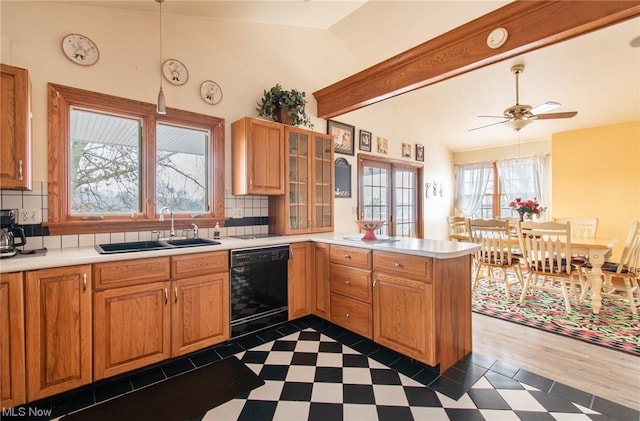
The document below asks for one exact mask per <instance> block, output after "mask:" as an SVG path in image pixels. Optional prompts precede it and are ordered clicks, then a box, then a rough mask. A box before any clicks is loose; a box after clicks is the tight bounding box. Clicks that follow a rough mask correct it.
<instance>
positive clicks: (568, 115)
mask: <svg viewBox="0 0 640 421" xmlns="http://www.w3.org/2000/svg"><path fill="white" fill-rule="evenodd" d="M577 114H578V112H577V111H567V112H566V113H550V114H538V115H536V116H534V117H535V119H536V120H551V119H554V118H571V117H575V116H576V115H577Z"/></svg>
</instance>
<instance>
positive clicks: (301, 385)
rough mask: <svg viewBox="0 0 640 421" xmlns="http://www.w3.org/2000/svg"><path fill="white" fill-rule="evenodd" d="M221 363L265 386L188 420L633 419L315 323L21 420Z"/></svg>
mask: <svg viewBox="0 0 640 421" xmlns="http://www.w3.org/2000/svg"><path fill="white" fill-rule="evenodd" d="M231 355H236V356H238V358H239V359H240V360H242V361H243V362H244V363H245V364H247V366H249V367H250V368H251V369H252V370H254V372H256V373H257V374H258V375H259V376H260V377H262V378H263V379H264V380H265V385H263V386H261V387H259V388H257V389H254V390H253V391H251V392H250V393H248V394H247V395H246V396H240V397H238V398H237V399H234V400H232V401H229V402H227V403H225V404H223V405H221V406H219V407H216V408H213V409H211V410H210V411H208V412H207V413H206V414H203V417H202V418H200V417H199V418H198V420H189V421H199V420H200V419H203V420H207V421H212V420H215V421H227V420H228V421H233V420H251V421H261V420H286V421H302V420H322V421H334V420H367V421H369V420H389V419H390V420H393V421H404V420H413V419H415V420H460V421H474V420H488V421H494V420H495V421H503V420H504V421H510V420H523V421H534V420H535V421H546V420H561V421H565V420H566V421H579V420H602V421H604V420H619V421H638V420H640V412H639V411H637V410H633V409H630V408H626V407H624V406H621V405H619V404H617V403H615V402H611V401H608V400H605V399H602V398H599V397H597V396H594V395H591V394H588V393H585V392H582V391H580V390H577V389H574V388H571V387H569V386H567V385H564V384H562V383H559V382H556V381H553V380H550V379H547V378H545V377H542V376H539V375H536V374H534V373H531V372H528V371H526V370H522V369H520V368H518V367H514V366H511V365H509V364H506V363H504V362H501V361H497V360H495V359H493V358H491V357H488V356H485V355H482V354H478V353H472V354H470V355H468V356H467V357H465V358H464V359H463V360H461V361H459V362H458V363H457V364H456V365H455V366H454V367H452V368H450V369H449V370H447V371H446V372H445V373H443V374H442V375H440V373H438V371H437V370H436V369H435V368H433V367H429V366H425V365H423V364H420V363H418V362H416V361H413V360H411V359H409V358H407V357H404V356H403V355H401V354H398V353H396V352H394V351H391V350H389V349H387V348H384V347H382V346H380V345H378V344H376V343H375V342H373V341H371V340H369V339H366V338H363V337H362V336H359V335H357V334H355V333H352V332H349V331H347V330H345V329H342V328H341V327H339V326H336V325H334V324H332V323H330V322H328V321H326V320H323V319H320V318H318V317H315V316H308V317H304V318H302V319H298V320H294V321H291V322H286V323H283V324H280V325H277V326H275V327H271V328H268V329H265V330H262V331H259V332H256V333H252V334H249V335H246V336H243V337H240V338H236V339H234V340H232V341H229V342H226V343H223V344H220V345H216V346H214V347H212V348H208V349H204V350H201V351H198V352H196V353H193V354H190V355H187V356H184V357H181V358H175V359H172V360H168V361H166V362H163V363H162V364H159V365H156V366H152V367H147V368H144V369H140V370H136V371H134V372H131V373H127V374H125V375H122V376H117V377H114V378H110V379H105V380H102V381H99V382H96V383H94V384H92V385H88V386H85V387H82V388H79V389H77V390H73V391H69V392H65V393H63V394H60V395H57V396H52V397H50V398H46V399H44V400H41V401H38V402H34V403H31V404H29V406H32V407H34V408H37V409H39V410H50V413H51V415H50V416H49V417H38V418H29V419H34V420H36V419H37V420H49V419H51V418H53V419H56V417H60V416H61V415H64V414H68V413H71V412H75V411H78V410H81V409H83V408H86V407H88V406H91V405H94V404H96V403H100V402H103V401H105V400H108V399H112V398H115V397H117V396H120V395H123V394H125V393H128V392H131V391H133V390H136V389H139V388H144V387H146V386H149V385H151V384H154V383H157V382H162V381H164V380H166V379H168V378H171V377H173V376H177V375H180V374H182V373H185V372H187V371H191V370H194V369H197V368H198V367H202V366H205V365H207V364H210V363H212V362H215V361H217V360H220V359H222V358H226V357H229V356H231ZM166 399H167V401H169V402H170V401H171V399H172V397H171V396H167V398H166ZM601 414H602V415H601ZM0 418H2V420H3V421H4V419H5V418H7V419H11V417H5V416H2V417H0ZM16 419H25V418H23V417H19V418H16Z"/></svg>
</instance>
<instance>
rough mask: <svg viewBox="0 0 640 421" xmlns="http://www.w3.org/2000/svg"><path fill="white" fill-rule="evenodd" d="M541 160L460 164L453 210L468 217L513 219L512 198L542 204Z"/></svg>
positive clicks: (542, 158)
mask: <svg viewBox="0 0 640 421" xmlns="http://www.w3.org/2000/svg"><path fill="white" fill-rule="evenodd" d="M546 166H547V164H546V160H545V158H544V157H538V156H534V157H529V158H518V159H507V160H501V161H496V162H493V163H491V162H483V163H473V164H465V165H461V166H459V167H458V168H457V172H456V198H455V207H456V209H457V210H458V211H459V212H460V213H461V214H462V215H464V216H467V217H470V218H481V219H489V218H504V217H513V216H516V215H514V214H513V211H512V210H511V208H509V202H510V201H511V200H513V199H515V198H516V197H521V198H523V199H532V198H534V197H535V198H537V199H538V200H539V201H541V202H544V199H545V194H544V184H545V180H544V175H545V173H546Z"/></svg>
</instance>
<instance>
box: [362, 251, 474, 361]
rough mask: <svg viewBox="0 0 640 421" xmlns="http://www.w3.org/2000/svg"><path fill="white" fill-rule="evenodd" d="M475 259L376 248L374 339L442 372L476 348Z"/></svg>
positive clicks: (374, 260)
mask: <svg viewBox="0 0 640 421" xmlns="http://www.w3.org/2000/svg"><path fill="white" fill-rule="evenodd" d="M469 279H471V257H470V256H469V255H465V256H460V257H457V258H450V259H432V258H429V257H422V256H413V255H407V254H402V253H394V252H386V251H379V250H375V251H374V252H373V309H374V315H373V326H374V341H376V342H377V343H379V344H381V345H384V346H386V347H388V348H391V349H394V350H396V351H398V352H400V353H402V354H404V355H407V356H410V357H412V358H415V359H416V360H418V361H421V362H423V363H426V364H428V365H430V366H436V365H438V364H439V366H440V372H444V371H446V370H447V369H448V368H449V367H451V366H452V365H453V364H455V362H457V361H458V360H460V359H461V358H463V357H464V356H465V355H466V354H468V353H469V352H471V334H472V332H471V301H470V300H469V297H470V295H471V283H470V282H469Z"/></svg>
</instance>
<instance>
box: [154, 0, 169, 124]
mask: <svg viewBox="0 0 640 421" xmlns="http://www.w3.org/2000/svg"><path fill="white" fill-rule="evenodd" d="M156 1H157V2H158V3H160V91H159V92H158V101H157V102H156V112H157V113H158V114H166V113H167V106H166V100H165V98H164V92H163V91H162V72H163V69H162V64H163V63H162V3H163V2H164V0H156Z"/></svg>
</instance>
